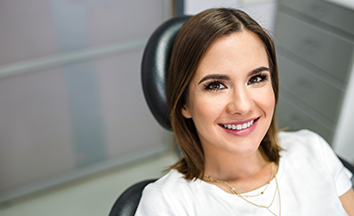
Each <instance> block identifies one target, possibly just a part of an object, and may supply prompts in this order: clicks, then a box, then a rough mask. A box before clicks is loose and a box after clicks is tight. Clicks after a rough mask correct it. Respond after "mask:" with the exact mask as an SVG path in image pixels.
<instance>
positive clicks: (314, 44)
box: [299, 38, 321, 54]
mask: <svg viewBox="0 0 354 216" xmlns="http://www.w3.org/2000/svg"><path fill="white" fill-rule="evenodd" d="M299 47H300V49H301V50H302V52H305V53H308V54H313V53H316V52H317V51H318V50H319V49H320V48H321V45H320V43H318V41H315V40H313V39H311V38H304V39H302V41H301V44H300V46H299Z"/></svg>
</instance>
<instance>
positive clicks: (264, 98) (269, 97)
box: [257, 88, 275, 113]
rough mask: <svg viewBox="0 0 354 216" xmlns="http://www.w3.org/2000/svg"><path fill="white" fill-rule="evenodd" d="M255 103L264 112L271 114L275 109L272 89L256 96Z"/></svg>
mask: <svg viewBox="0 0 354 216" xmlns="http://www.w3.org/2000/svg"><path fill="white" fill-rule="evenodd" d="M257 101H258V104H259V105H261V106H262V109H263V110H264V111H265V112H267V113H273V112H274V108H275V96H274V91H273V88H267V90H266V91H261V92H260V94H258V99H257Z"/></svg>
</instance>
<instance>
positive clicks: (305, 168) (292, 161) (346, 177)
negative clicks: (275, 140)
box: [279, 130, 352, 196]
mask: <svg viewBox="0 0 354 216" xmlns="http://www.w3.org/2000/svg"><path fill="white" fill-rule="evenodd" d="M279 145H280V146H281V147H282V148H283V149H284V151H282V152H281V157H282V159H281V160H282V161H283V163H285V164H287V165H288V166H287V167H288V168H289V169H290V168H291V169H292V168H294V169H297V170H295V171H296V172H298V171H300V170H301V171H302V172H306V173H307V174H306V176H309V175H312V176H314V175H315V174H318V176H320V178H322V179H324V178H326V176H330V179H332V180H334V183H335V185H336V189H337V193H338V195H339V196H340V195H342V194H343V193H344V192H346V191H347V190H348V189H349V188H350V187H351V182H350V178H351V175H352V174H351V173H350V172H349V171H348V170H347V169H346V168H345V167H344V166H343V164H342V163H341V162H340V160H339V159H338V157H337V156H336V154H335V153H334V151H333V150H332V148H331V147H330V145H329V144H328V143H327V142H326V141H325V140H324V139H323V138H322V137H321V136H319V135H318V134H316V133H314V132H312V131H309V130H300V131H296V132H280V133H279ZM293 171H294V170H293ZM327 174H329V175H327Z"/></svg>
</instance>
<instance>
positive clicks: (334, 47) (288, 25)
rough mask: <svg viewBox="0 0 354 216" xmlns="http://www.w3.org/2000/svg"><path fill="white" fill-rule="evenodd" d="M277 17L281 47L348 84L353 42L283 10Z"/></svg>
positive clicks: (277, 41) (278, 41) (278, 42)
mask: <svg viewBox="0 0 354 216" xmlns="http://www.w3.org/2000/svg"><path fill="white" fill-rule="evenodd" d="M277 19H278V23H277V29H276V34H277V35H278V38H279V39H278V40H276V43H277V44H278V45H279V46H281V47H282V48H285V49H287V50H289V51H290V52H292V53H294V54H295V55H297V56H299V57H300V58H302V59H304V60H306V61H308V62H309V63H311V64H313V65H315V66H317V67H319V68H321V69H322V70H324V71H326V72H328V73H330V74H331V75H333V76H334V77H336V78H338V79H339V80H341V81H343V82H345V83H347V78H348V75H347V74H348V71H349V68H348V67H349V66H350V65H351V56H352V51H353V44H352V43H351V42H349V41H347V40H344V39H342V38H340V37H338V36H336V35H334V34H331V33H329V32H327V31H324V30H322V29H320V28H317V27H315V26H312V25H310V24H307V23H305V22H302V21H300V20H297V19H295V18H293V17H290V16H288V15H286V14H283V13H280V12H279V13H278V18H277Z"/></svg>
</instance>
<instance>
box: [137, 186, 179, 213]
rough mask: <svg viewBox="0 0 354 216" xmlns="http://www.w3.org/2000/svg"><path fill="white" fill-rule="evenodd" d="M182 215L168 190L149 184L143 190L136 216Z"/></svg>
mask: <svg viewBox="0 0 354 216" xmlns="http://www.w3.org/2000/svg"><path fill="white" fill-rule="evenodd" d="M150 215H151V216H158V215H161V216H162V215H163V216H165V215H171V216H174V215H180V214H178V211H177V209H176V208H175V206H174V205H173V203H172V201H171V200H170V198H169V196H168V194H167V193H166V191H164V190H163V189H162V188H159V187H155V186H154V185H148V186H146V187H145V189H144V190H143V195H142V197H141V200H140V202H139V205H138V208H137V211H136V213H135V216H150Z"/></svg>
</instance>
